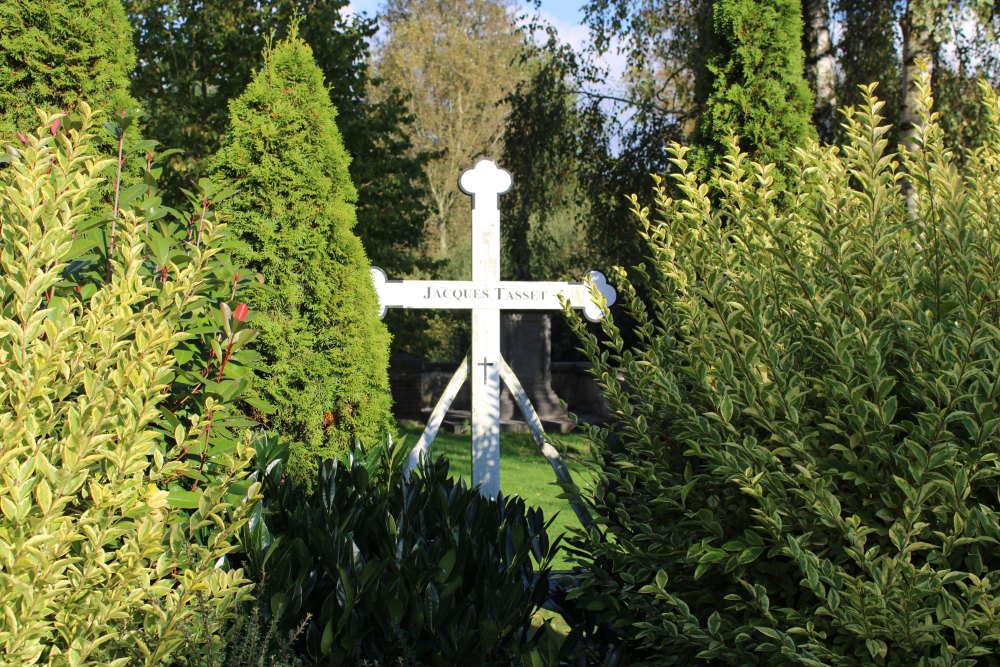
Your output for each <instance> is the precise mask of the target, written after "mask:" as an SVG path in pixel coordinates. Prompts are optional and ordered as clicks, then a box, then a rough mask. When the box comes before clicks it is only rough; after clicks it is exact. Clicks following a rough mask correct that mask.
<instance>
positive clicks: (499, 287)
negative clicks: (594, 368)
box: [371, 160, 616, 519]
mask: <svg viewBox="0 0 1000 667" xmlns="http://www.w3.org/2000/svg"><path fill="white" fill-rule="evenodd" d="M510 185H511V177H510V174H509V173H508V172H506V171H504V170H503V169H500V168H498V167H497V165H496V164H495V163H494V162H493V161H492V160H480V161H479V162H477V163H476V166H475V167H474V168H472V169H469V170H468V171H466V172H465V173H463V174H462V177H461V179H459V186H460V187H461V189H462V192H464V193H465V194H467V195H471V196H472V280H471V281H466V280H387V279H386V275H385V272H384V271H382V269H379V268H378V267H372V270H371V272H372V279H373V281H374V283H375V290H376V292H378V298H379V305H380V307H381V309H382V314H383V315H384V314H385V310H386V308H435V309H467V310H471V311H472V351H471V353H470V354H469V356H468V357H466V359H465V362H464V363H463V364H461V365H460V366H459V368H458V370H457V371H455V375H453V376H452V378H451V381H450V382H449V383H448V386H447V388H446V389H445V391H444V394H443V395H442V396H441V399H440V400H439V401H438V403H437V405H436V406H435V407H434V411H433V412H432V413H431V417H430V420H429V421H428V422H427V426H426V428H425V429H424V433H423V435H421V436H420V439H419V440H418V441H417V444H416V445H415V446H414V448H413V450H412V451H411V452H410V457H409V460H408V462H407V469H408V470H410V469H412V468H413V467H414V466H416V464H417V462H418V461H419V460H420V456H421V455H422V454H424V453H426V452H427V451H428V450H429V449H430V445H431V442H433V440H434V437H435V436H436V435H437V431H438V428H440V426H441V422H442V421H443V420H444V416H445V414H446V413H447V412H448V408H449V407H451V403H452V401H454V400H455V396H456V395H457V394H458V391H459V390H460V389H461V387H462V384H464V382H465V380H466V378H471V381H472V483H473V484H480V485H481V486H480V492H481V493H482V494H483V495H486V496H489V497H491V498H495V497H496V496H497V494H498V493H499V492H500V380H501V378H502V379H503V381H504V383H505V384H506V385H507V387H508V388H509V389H510V391H511V393H512V394H513V395H514V399H515V401H516V402H517V404H518V406H519V407H520V408H521V412H522V413H523V414H524V416H525V418H526V419H527V421H528V423H529V425H530V426H531V430H532V434H533V435H534V437H535V441H536V442H537V443H538V446H539V447H540V448H541V450H542V453H543V454H544V455H545V457H546V458H547V459H548V460H549V463H550V464H552V467H553V469H554V470H555V471H556V477H557V478H558V479H559V481H561V482H567V483H570V484H572V481H571V480H570V478H569V474H568V473H567V472H566V469H565V466H563V464H562V461H561V460H560V458H559V452H558V451H556V449H555V448H554V447H552V446H551V445H549V444H548V443H546V442H545V440H544V434H543V433H542V425H541V420H540V419H539V418H538V415H537V414H535V411H534V408H533V407H532V406H531V403H530V402H529V401H528V397H527V394H526V393H525V392H524V389H523V388H522V387H521V383H520V382H519V381H518V379H517V377H516V376H515V375H514V373H513V371H511V370H510V367H509V366H508V365H507V363H506V362H505V361H504V360H503V358H502V357H501V356H500V311H501V310H503V309H511V310H561V309H562V304H561V303H560V300H559V299H560V297H562V298H564V299H566V300H567V301H568V302H569V304H570V306H571V307H573V308H582V309H583V312H584V315H585V316H586V317H587V319H589V320H591V321H596V320H598V319H600V318H601V317H602V316H603V314H604V307H605V305H608V306H610V305H611V304H613V303H614V302H615V297H616V292H615V289H614V288H613V287H611V286H610V285H608V282H607V280H606V279H605V277H604V275H603V274H602V273H601V272H599V271H591V272H590V273H588V274H587V276H586V277H585V279H584V282H580V283H566V282H529V281H501V280H500V208H499V206H498V199H499V196H500V195H501V194H503V193H504V192H506V191H507V190H508V189H509V188H510ZM592 287H594V288H596V291H597V293H598V294H599V295H600V297H601V298H600V299H598V300H597V301H595V300H594V299H593V298H592V293H591V289H592ZM602 301H603V303H602ZM473 362H474V363H475V368H474V369H473V368H472V365H473ZM480 368H482V376H481V379H480V374H479V369H480ZM473 370H474V371H475V372H472V371H473ZM575 509H577V508H575ZM580 511H581V510H580V509H577V514H578V515H579V514H580ZM582 518H583V517H581V519H582Z"/></svg>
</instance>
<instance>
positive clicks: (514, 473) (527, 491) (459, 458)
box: [399, 427, 590, 569]
mask: <svg viewBox="0 0 1000 667" xmlns="http://www.w3.org/2000/svg"><path fill="white" fill-rule="evenodd" d="M399 430H400V435H401V436H402V437H403V438H405V443H404V444H405V446H407V447H412V446H413V445H415V444H416V442H417V439H418V438H419V437H420V434H421V433H422V432H423V428H417V427H400V429H399ZM546 439H547V440H548V441H549V442H550V443H551V444H552V446H553V447H555V448H556V449H558V450H559V453H560V454H561V455H562V458H563V461H564V462H565V463H566V467H568V468H569V471H570V475H572V476H573V479H574V480H575V481H576V483H577V485H578V486H580V487H581V488H583V487H584V486H585V485H586V484H587V482H588V481H589V480H588V479H587V478H586V475H585V471H584V470H583V469H582V466H581V465H580V464H579V460H580V458H581V456H583V455H584V454H586V453H587V452H588V451H589V449H590V444H589V442H588V441H587V439H586V438H585V437H584V436H583V435H579V434H576V433H567V434H552V435H546ZM431 454H432V455H433V456H435V457H436V456H439V455H443V456H445V457H447V458H448V461H449V463H450V464H451V468H450V471H451V473H452V475H454V476H459V477H464V478H465V480H466V481H467V482H468V481H470V480H471V478H472V452H471V440H470V437H469V436H468V435H454V434H451V433H441V432H438V435H437V437H436V438H434V443H433V444H432V445H431ZM555 479H556V477H555V473H554V472H553V471H552V466H550V465H549V462H548V461H547V460H546V458H545V457H544V456H542V453H541V452H540V451H538V446H537V445H536V444H535V440H534V438H532V437H531V434H529V433H501V434H500V490H501V491H502V492H503V493H504V494H505V495H511V494H517V495H519V496H521V497H522V498H524V500H525V502H527V503H528V504H529V505H534V506H536V507H541V508H542V511H543V512H544V513H545V518H546V519H549V518H551V517H552V516H555V517H556V519H555V521H554V522H553V524H552V527H551V528H550V529H549V537H550V538H552V539H554V538H555V536H556V535H558V534H559V533H562V532H565V531H566V530H567V529H568V528H577V527H579V525H580V522H579V521H577V518H576V515H575V514H574V513H573V510H572V508H570V506H569V503H568V502H567V501H565V500H563V499H561V498H559V497H558V496H559V493H560V489H559V487H558V486H556V485H555ZM557 513H558V514H557ZM568 566H569V565H568V563H566V561H565V560H564V559H563V558H562V556H561V555H560V556H557V557H556V562H555V564H554V567H555V569H562V568H565V567H568Z"/></svg>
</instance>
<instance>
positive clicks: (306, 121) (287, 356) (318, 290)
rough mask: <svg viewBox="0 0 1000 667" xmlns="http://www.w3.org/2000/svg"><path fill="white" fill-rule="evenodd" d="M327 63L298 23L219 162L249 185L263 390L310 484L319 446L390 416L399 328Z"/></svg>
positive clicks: (243, 195)
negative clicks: (386, 301)
mask: <svg viewBox="0 0 1000 667" xmlns="http://www.w3.org/2000/svg"><path fill="white" fill-rule="evenodd" d="M336 113H337V112H336V109H335V108H334V107H333V105H332V104H331V102H330V98H329V96H328V94H327V90H326V86H325V85H324V82H323V75H322V73H321V72H320V70H319V68H318V67H317V66H316V64H315V62H314V61H313V57H312V51H311V50H310V48H309V46H308V45H307V44H306V43H305V42H303V41H302V39H301V38H300V37H299V36H298V34H297V32H296V31H295V30H294V29H293V31H292V34H291V35H290V36H289V38H288V39H287V40H285V41H283V42H281V43H279V44H278V45H277V46H275V47H274V48H272V49H269V50H268V51H267V52H266V53H265V56H264V66H263V68H262V69H261V70H260V71H259V72H258V73H257V74H256V76H255V77H254V79H253V81H252V82H251V83H250V85H249V86H248V87H247V90H246V92H245V93H243V95H241V96H240V97H239V98H238V99H237V100H235V101H234V102H233V103H232V104H231V105H230V130H229V134H228V135H227V136H226V139H225V140H224V142H223V147H222V149H221V151H220V152H219V154H218V156H217V158H216V160H215V164H214V173H215V175H216V176H217V177H218V178H220V179H225V180H227V181H228V182H230V183H231V184H232V185H233V186H234V187H236V188H238V194H237V195H236V196H235V197H233V198H232V199H230V200H229V201H228V203H227V210H228V211H229V212H230V213H231V214H232V223H231V225H232V229H233V230H234V231H235V233H236V234H237V236H239V237H240V238H242V239H243V240H245V241H246V242H247V245H248V250H247V251H246V252H245V253H244V255H243V256H242V257H241V258H240V259H241V260H242V263H243V265H245V266H246V267H247V268H248V269H249V270H250V271H251V272H255V273H257V274H259V275H260V276H261V278H262V282H256V283H252V284H251V287H250V288H249V291H248V293H247V299H248V301H249V303H250V305H251V307H252V308H253V309H255V310H256V311H257V313H258V317H257V320H256V324H257V326H258V328H259V330H260V338H259V345H258V346H257V349H258V350H259V351H260V353H261V354H262V355H263V357H264V361H263V367H262V369H261V370H260V371H259V372H258V378H257V382H256V384H255V391H256V392H257V393H258V395H259V396H261V397H262V398H263V399H264V400H266V401H268V402H270V403H271V404H273V406H274V407H275V411H274V414H273V415H272V416H271V417H270V420H271V425H272V426H273V427H274V428H276V429H277V430H278V431H280V432H281V433H282V434H284V435H285V436H287V437H288V438H290V439H291V440H292V445H291V449H290V463H289V470H290V472H291V474H292V475H293V476H294V477H295V478H296V479H297V480H299V481H300V482H302V483H304V484H305V485H306V486H308V485H310V484H311V478H312V477H313V476H314V474H315V469H316V465H317V463H316V462H317V460H318V457H319V456H323V457H329V456H331V455H335V454H339V453H342V452H345V451H347V449H348V446H349V444H350V443H351V441H352V439H359V440H361V441H362V442H363V443H371V442H374V441H375V439H376V438H377V437H378V436H379V435H380V434H381V433H382V432H384V431H385V430H386V429H388V428H389V427H390V424H391V415H390V412H389V408H390V398H389V391H388V376H387V371H386V369H387V366H388V354H389V353H388V349H389V347H388V346H389V335H388V333H387V332H386V330H385V328H384V326H383V325H382V324H381V322H380V321H379V319H378V301H377V297H376V295H375V290H374V286H373V285H372V281H371V277H370V274H369V268H368V267H369V265H368V261H367V259H366V257H365V253H364V249H363V248H362V247H361V242H360V241H359V240H358V238H357V237H356V236H355V235H354V234H353V233H352V227H353V226H354V224H355V221H356V218H355V213H354V200H355V197H356V195H355V190H354V186H353V185H351V180H350V176H349V175H348V171H347V167H348V162H349V159H350V158H349V157H348V155H347V153H346V152H345V151H344V147H343V144H342V142H341V139H340V133H339V132H338V131H337V126H336V124H335V123H334V117H335V116H336Z"/></svg>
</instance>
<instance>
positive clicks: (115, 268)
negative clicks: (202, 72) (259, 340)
mask: <svg viewBox="0 0 1000 667" xmlns="http://www.w3.org/2000/svg"><path fill="white" fill-rule="evenodd" d="M79 108H80V112H81V116H80V117H79V118H77V119H66V118H63V117H61V116H58V115H57V116H51V117H48V118H46V119H45V121H44V123H43V127H42V128H41V130H40V131H39V132H38V133H36V134H34V135H33V136H30V137H25V141H24V142H23V143H19V144H18V145H17V146H9V147H7V151H6V155H5V161H6V162H7V163H8V164H7V166H6V168H4V169H3V170H2V171H0V188H2V190H0V238H2V243H0V265H2V274H3V280H2V281H0V377H2V379H0V443H2V445H0V582H2V583H0V618H2V621H0V656H2V658H0V662H2V663H3V664H9V665H29V664H50V665H85V664H89V665H92V664H102V665H125V664H145V665H154V664H163V663H165V662H167V661H168V660H173V661H181V662H183V661H185V660H186V658H185V656H188V657H191V656H202V655H205V654H206V653H208V654H210V653H211V652H213V651H217V650H221V648H222V637H221V633H222V631H223V628H224V627H226V626H227V623H228V621H229V619H230V617H231V616H232V612H233V610H234V609H235V607H236V605H237V603H239V602H240V601H242V600H244V599H246V598H247V597H248V595H249V588H250V587H249V583H248V582H247V580H246V579H245V578H244V576H243V573H242V571H240V570H230V569H228V568H227V567H225V557H226V555H227V554H228V553H229V552H230V551H231V550H232V549H233V548H234V544H235V539H234V536H235V534H236V532H237V531H239V530H240V528H241V526H242V524H243V522H244V520H245V516H246V512H247V511H248V509H249V504H248V503H247V502H244V499H251V500H252V499H254V498H256V496H257V489H258V485H257V484H247V483H246V482H245V476H246V473H245V470H246V469H247V466H248V464H249V460H250V457H251V452H250V448H249V443H248V442H247V441H246V440H245V439H236V440H235V441H232V442H230V441H226V442H224V443H221V444H219V446H215V444H213V445H212V448H211V449H209V443H210V442H212V443H214V441H211V440H210V439H209V433H210V432H211V431H212V429H213V424H217V423H220V422H225V420H226V418H227V414H228V413H229V412H230V410H231V406H230V405H229V401H227V400H225V399H224V398H223V397H221V396H219V395H208V396H205V397H203V399H202V400H201V401H200V402H197V405H199V406H200V408H201V409H200V413H199V414H193V413H192V414H189V415H187V416H186V417H185V418H184V420H183V421H177V422H176V424H174V423H173V422H172V421H171V420H170V419H169V418H168V415H167V413H166V411H165V410H163V409H162V406H163V404H164V401H167V400H169V399H170V398H171V396H172V393H171V391H172V387H173V385H174V383H175V382H177V381H178V375H179V373H180V372H181V369H182V368H183V365H182V364H181V362H180V361H179V360H178V351H179V350H180V349H182V348H181V346H182V345H183V344H184V343H185V342H186V341H188V340H189V339H192V338H196V337H197V336H199V335H202V334H203V332H201V333H199V332H197V331H188V328H189V327H203V325H204V321H203V320H202V319H201V318H200V317H198V316H197V312H198V310H199V309H200V308H203V306H204V301H205V298H206V297H205V294H204V292H203V291H202V290H203V284H204V283H205V282H206V281H207V280H209V279H210V274H211V272H212V270H213V269H212V265H213V257H215V256H217V255H219V254H220V253H221V252H222V244H223V242H222V239H223V237H224V232H225V230H224V225H222V224H221V223H219V222H218V221H216V220H215V219H214V218H211V217H209V218H206V219H205V220H203V227H202V232H203V233H202V235H201V236H200V237H199V239H198V242H197V244H196V243H194V242H189V243H187V254H186V255H185V256H184V258H183V259H182V258H181V257H180V256H174V257H173V258H172V260H171V261H170V262H169V263H168V264H167V265H166V266H167V269H168V270H167V273H168V274H169V279H164V280H160V281H157V280H154V276H157V275H160V276H162V272H161V271H159V270H158V268H157V269H156V270H154V267H153V266H152V261H151V259H150V255H151V254H155V253H152V252H151V251H150V250H149V248H147V241H148V239H150V238H151V236H152V235H153V233H152V230H151V229H150V228H149V227H148V226H147V220H145V219H144V218H143V217H142V216H141V215H136V214H135V213H134V212H133V211H130V210H123V211H122V212H121V213H120V214H119V215H118V216H116V221H115V222H116V234H117V243H116V245H115V246H114V250H113V252H112V253H111V256H110V257H109V258H108V259H109V261H110V268H111V271H110V279H109V280H107V281H106V282H98V283H89V287H88V293H87V294H83V293H82V289H81V292H77V291H76V290H75V288H74V287H73V284H72V282H68V281H67V276H72V275H73V270H74V268H78V267H76V266H75V265H73V264H72V263H71V262H70V259H71V258H75V257H78V256H79V255H80V252H79V248H78V247H77V241H78V240H79V239H80V238H81V237H82V236H85V235H86V234H85V233H78V232H84V230H85V227H86V226H87V225H88V224H89V221H90V220H91V219H92V218H93V216H94V215H95V213H94V211H95V210H100V211H103V210H104V205H103V204H102V203H100V202H99V201H96V199H97V197H98V196H99V193H101V192H102V190H101V189H100V188H101V180H102V179H101V174H102V172H104V171H105V170H107V169H108V167H109V166H110V165H109V161H107V160H100V159H96V158H95V157H94V151H93V139H94V137H93V134H92V132H91V131H92V129H93V127H94V122H95V121H94V117H93V116H92V115H91V113H90V109H89V106H88V105H87V104H86V103H85V102H84V103H81V104H80V107H79ZM111 173H114V171H113V170H112V171H111ZM119 186H120V184H119ZM174 260H176V261H174ZM74 261H75V260H74ZM181 384H182V385H183V386H188V385H184V383H181ZM191 451H200V452H202V455H201V456H189V455H188V452H191ZM206 461H210V465H211V468H212V473H211V475H206V474H205V473H206V470H205V467H206ZM181 506H188V507H189V508H184V507H181Z"/></svg>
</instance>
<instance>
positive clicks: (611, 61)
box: [346, 0, 625, 91]
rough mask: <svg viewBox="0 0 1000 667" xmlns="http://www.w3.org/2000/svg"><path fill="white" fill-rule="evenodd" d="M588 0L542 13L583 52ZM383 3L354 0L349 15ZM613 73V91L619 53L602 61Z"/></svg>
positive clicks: (562, 0)
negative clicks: (584, 18)
mask: <svg viewBox="0 0 1000 667" xmlns="http://www.w3.org/2000/svg"><path fill="white" fill-rule="evenodd" d="M584 1H585V0H542V2H541V9H540V14H541V17H542V18H543V19H544V20H545V21H547V22H548V23H550V24H551V25H553V26H554V27H555V28H556V30H557V31H558V33H559V37H560V39H562V41H563V42H566V43H567V44H570V45H571V46H573V48H574V49H576V50H577V51H582V50H583V48H584V47H585V46H586V45H587V42H588V37H589V33H588V30H587V27H586V26H585V25H583V23H582V21H583V11H582V9H581V8H582V6H583V4H584ZM382 4H383V0H351V3H350V4H349V5H348V6H347V8H346V11H347V13H365V14H368V15H369V16H374V15H375V14H376V13H378V9H379V7H380V6H381V5H382ZM518 4H519V5H520V6H521V7H522V8H523V9H524V12H523V13H525V14H531V13H533V12H534V7H533V5H532V4H531V2H526V1H525V0H519V2H518ZM600 62H601V63H602V64H604V65H605V66H606V67H607V68H608V70H609V72H610V74H609V77H608V80H607V81H606V86H607V88H608V89H609V90H611V91H614V90H615V89H617V88H619V87H620V81H621V76H622V72H624V71H625V57H624V56H623V55H620V54H617V53H609V54H606V55H605V56H604V57H602V58H601V59H600Z"/></svg>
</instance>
